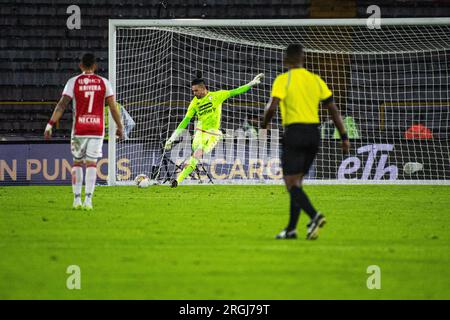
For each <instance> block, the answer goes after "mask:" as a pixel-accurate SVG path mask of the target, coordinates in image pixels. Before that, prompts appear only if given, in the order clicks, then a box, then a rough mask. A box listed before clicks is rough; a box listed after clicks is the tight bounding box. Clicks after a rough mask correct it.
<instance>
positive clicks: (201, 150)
mask: <svg viewBox="0 0 450 320" xmlns="http://www.w3.org/2000/svg"><path fill="white" fill-rule="evenodd" d="M263 76H264V75H263V74H262V73H260V74H258V75H257V76H256V77H255V78H254V79H253V80H252V81H250V82H249V83H247V84H246V85H243V86H241V87H239V88H236V89H233V90H220V91H214V92H209V91H208V89H207V88H206V85H205V80H203V79H202V75H201V73H197V78H196V79H194V80H193V81H192V92H193V94H194V96H195V97H194V98H193V99H192V101H191V103H190V104H189V107H188V110H187V112H186V116H185V117H184V119H183V120H182V121H181V123H180V124H179V125H178V127H177V128H176V129H175V131H174V132H173V133H172V135H171V136H170V138H169V139H168V140H167V142H166V144H165V146H164V149H165V150H170V149H171V148H172V145H173V143H174V142H175V141H176V140H177V138H178V137H179V136H180V134H181V133H182V132H183V130H184V129H186V127H187V126H188V124H189V122H190V121H191V119H192V117H193V116H197V125H196V127H195V135H194V140H193V141H192V151H193V153H192V156H191V157H190V159H189V161H188V163H187V165H186V166H185V167H184V169H183V171H181V173H180V174H179V175H178V177H177V179H176V180H173V181H172V185H171V186H172V188H175V187H177V186H178V185H179V184H180V183H181V182H182V181H183V180H184V179H185V178H186V177H187V176H189V174H191V172H192V171H193V170H194V169H195V167H196V166H197V164H198V162H199V161H200V159H201V158H202V156H203V155H204V154H207V153H209V152H211V150H212V149H213V148H214V147H215V146H216V144H217V143H218V142H219V140H220V138H221V137H222V132H221V131H220V130H219V129H220V121H221V116H222V103H223V102H224V101H225V100H227V99H228V98H231V97H234V96H237V95H239V94H242V93H244V92H247V91H248V90H250V89H251V87H253V86H254V85H257V84H259V83H260V82H261V78H262V77H263Z"/></svg>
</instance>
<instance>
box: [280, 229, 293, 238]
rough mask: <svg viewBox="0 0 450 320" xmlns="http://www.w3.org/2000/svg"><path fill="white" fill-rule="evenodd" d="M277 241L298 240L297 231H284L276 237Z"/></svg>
mask: <svg viewBox="0 0 450 320" xmlns="http://www.w3.org/2000/svg"><path fill="white" fill-rule="evenodd" d="M275 239H297V230H295V229H294V230H289V231H288V229H284V230H282V231H281V232H280V233H279V234H277V235H276V236H275Z"/></svg>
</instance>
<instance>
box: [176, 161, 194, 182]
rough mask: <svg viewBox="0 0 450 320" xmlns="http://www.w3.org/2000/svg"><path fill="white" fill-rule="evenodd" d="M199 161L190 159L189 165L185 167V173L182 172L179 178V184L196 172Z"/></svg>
mask: <svg viewBox="0 0 450 320" xmlns="http://www.w3.org/2000/svg"><path fill="white" fill-rule="evenodd" d="M197 163H198V159H196V158H194V157H191V158H190V159H189V162H188V165H187V166H186V167H184V169H183V171H181V173H180V175H179V176H178V178H177V182H178V184H180V183H181V182H182V181H183V180H184V179H185V178H186V177H187V176H188V175H190V174H191V172H192V171H194V169H195V167H196V166H197Z"/></svg>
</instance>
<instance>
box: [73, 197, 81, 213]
mask: <svg viewBox="0 0 450 320" xmlns="http://www.w3.org/2000/svg"><path fill="white" fill-rule="evenodd" d="M82 207H83V204H82V203H81V194H76V195H75V197H74V198H73V205H72V209H74V210H80V209H81V208H82Z"/></svg>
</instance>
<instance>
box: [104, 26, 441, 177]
mask: <svg viewBox="0 0 450 320" xmlns="http://www.w3.org/2000/svg"><path fill="white" fill-rule="evenodd" d="M290 43H301V44H302V45H303V46H304V48H305V58H306V63H305V68H307V69H308V70H310V71H312V72H314V73H316V74H318V75H320V76H321V77H322V78H323V79H324V80H325V82H326V83H327V84H328V85H329V87H330V89H331V90H332V92H333V94H334V97H335V101H336V103H337V106H338V108H339V109H340V110H341V113H342V116H343V119H344V122H345V125H346V127H347V131H348V134H349V137H350V142H351V144H352V150H351V152H350V154H347V155H343V154H342V152H341V150H340V141H339V136H338V134H337V132H336V129H335V127H334V125H333V123H332V121H331V118H330V117H329V116H328V114H327V112H326V110H323V109H322V108H320V118H321V122H322V125H321V128H320V130H321V135H322V142H321V148H320V152H319V154H318V156H317V158H316V160H315V162H314V164H313V166H312V168H311V170H310V172H309V174H308V176H307V182H309V183H377V182H381V183H443V184H448V183H450V148H449V147H450V145H449V142H450V132H449V130H450V129H449V128H450V19H448V18H444V19H442V18H441V19H439V18H430V19H428V18H427V19H383V20H382V23H381V29H369V28H368V27H367V26H366V21H365V20H363V19H354V20H351V19H350V20H348V19H347V20H326V21H325V20H259V21H258V20H256V21H251V20H247V21H241V20H206V21H205V20H159V21H155V20H110V46H109V77H110V80H111V82H112V83H113V86H114V88H115V91H116V95H117V100H118V101H119V102H120V104H121V105H122V107H123V108H124V109H125V110H126V111H127V113H128V114H129V116H130V117H131V118H132V119H133V122H134V124H135V125H133V126H132V127H128V130H129V133H128V135H127V139H125V140H121V141H120V140H117V139H115V135H114V134H112V133H113V132H114V125H111V126H110V128H109V130H110V132H109V133H110V134H109V137H110V138H109V147H108V152H109V162H108V163H109V170H108V182H109V184H110V185H115V184H130V183H133V179H134V177H135V176H136V175H138V174H142V173H143V174H147V175H148V176H150V177H151V178H152V179H154V180H155V181H158V182H159V183H163V182H167V181H168V180H169V179H171V178H172V177H175V176H176V174H177V173H178V172H179V170H180V169H181V168H182V166H183V163H184V162H185V161H186V160H187V159H188V158H189V157H190V155H191V152H192V149H191V143H192V137H193V131H194V130H193V129H194V126H195V121H194V120H195V119H194V118H193V119H192V120H191V124H190V125H189V127H188V128H187V130H185V131H184V133H183V134H182V135H181V137H180V138H179V140H178V141H177V143H176V144H175V145H174V147H173V149H172V150H170V151H164V148H163V146H164V143H165V141H166V140H167V139H168V137H169V136H170V135H171V133H172V132H173V130H174V129H175V128H176V127H177V125H178V124H179V123H180V121H181V120H182V119H183V117H184V115H185V113H186V110H187V107H188V105H189V102H190V101H191V99H192V98H193V94H192V92H191V87H190V83H191V81H192V80H193V79H194V78H195V74H196V71H198V70H199V71H202V73H203V78H204V79H205V80H206V84H207V87H208V90H209V91H216V90H223V89H226V90H229V89H233V88H236V87H238V86H240V85H243V84H245V83H247V82H249V81H250V80H251V79H252V78H253V77H254V76H255V75H256V74H258V73H261V72H262V73H264V74H265V78H264V79H263V81H262V83H261V84H260V85H258V86H255V87H253V88H252V89H251V90H250V91H248V92H246V93H245V94H241V95H239V96H236V97H233V98H230V99H228V100H226V101H225V102H224V103H223V106H222V123H221V130H222V133H223V135H222V138H221V140H220V141H219V143H218V144H217V146H216V147H215V148H214V149H213V151H212V152H211V153H209V154H207V155H205V156H204V157H203V159H202V161H200V163H199V165H198V167H197V169H198V170H196V171H194V172H193V173H192V174H191V176H190V177H189V178H187V179H186V180H185V182H184V183H210V182H211V181H212V182H214V183H218V184H220V183H222V184H223V183H231V184H264V183H281V182H282V172H281V167H280V161H279V155H280V140H281V138H282V135H283V130H282V127H281V122H280V117H279V113H278V114H277V116H276V117H275V119H274V120H273V121H272V124H271V126H270V128H268V129H267V130H260V129H259V123H260V121H261V119H262V116H263V113H264V107H265V105H266V103H267V101H268V99H269V97H270V90H271V85H272V83H273V80H274V79H275V77H276V76H277V75H278V74H280V73H281V72H285V71H286V69H285V68H284V66H283V62H282V60H283V59H282V57H283V50H284V49H285V48H286V46H287V45H288V44H290ZM110 123H112V121H110ZM301 138H302V137H299V139H301Z"/></svg>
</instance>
